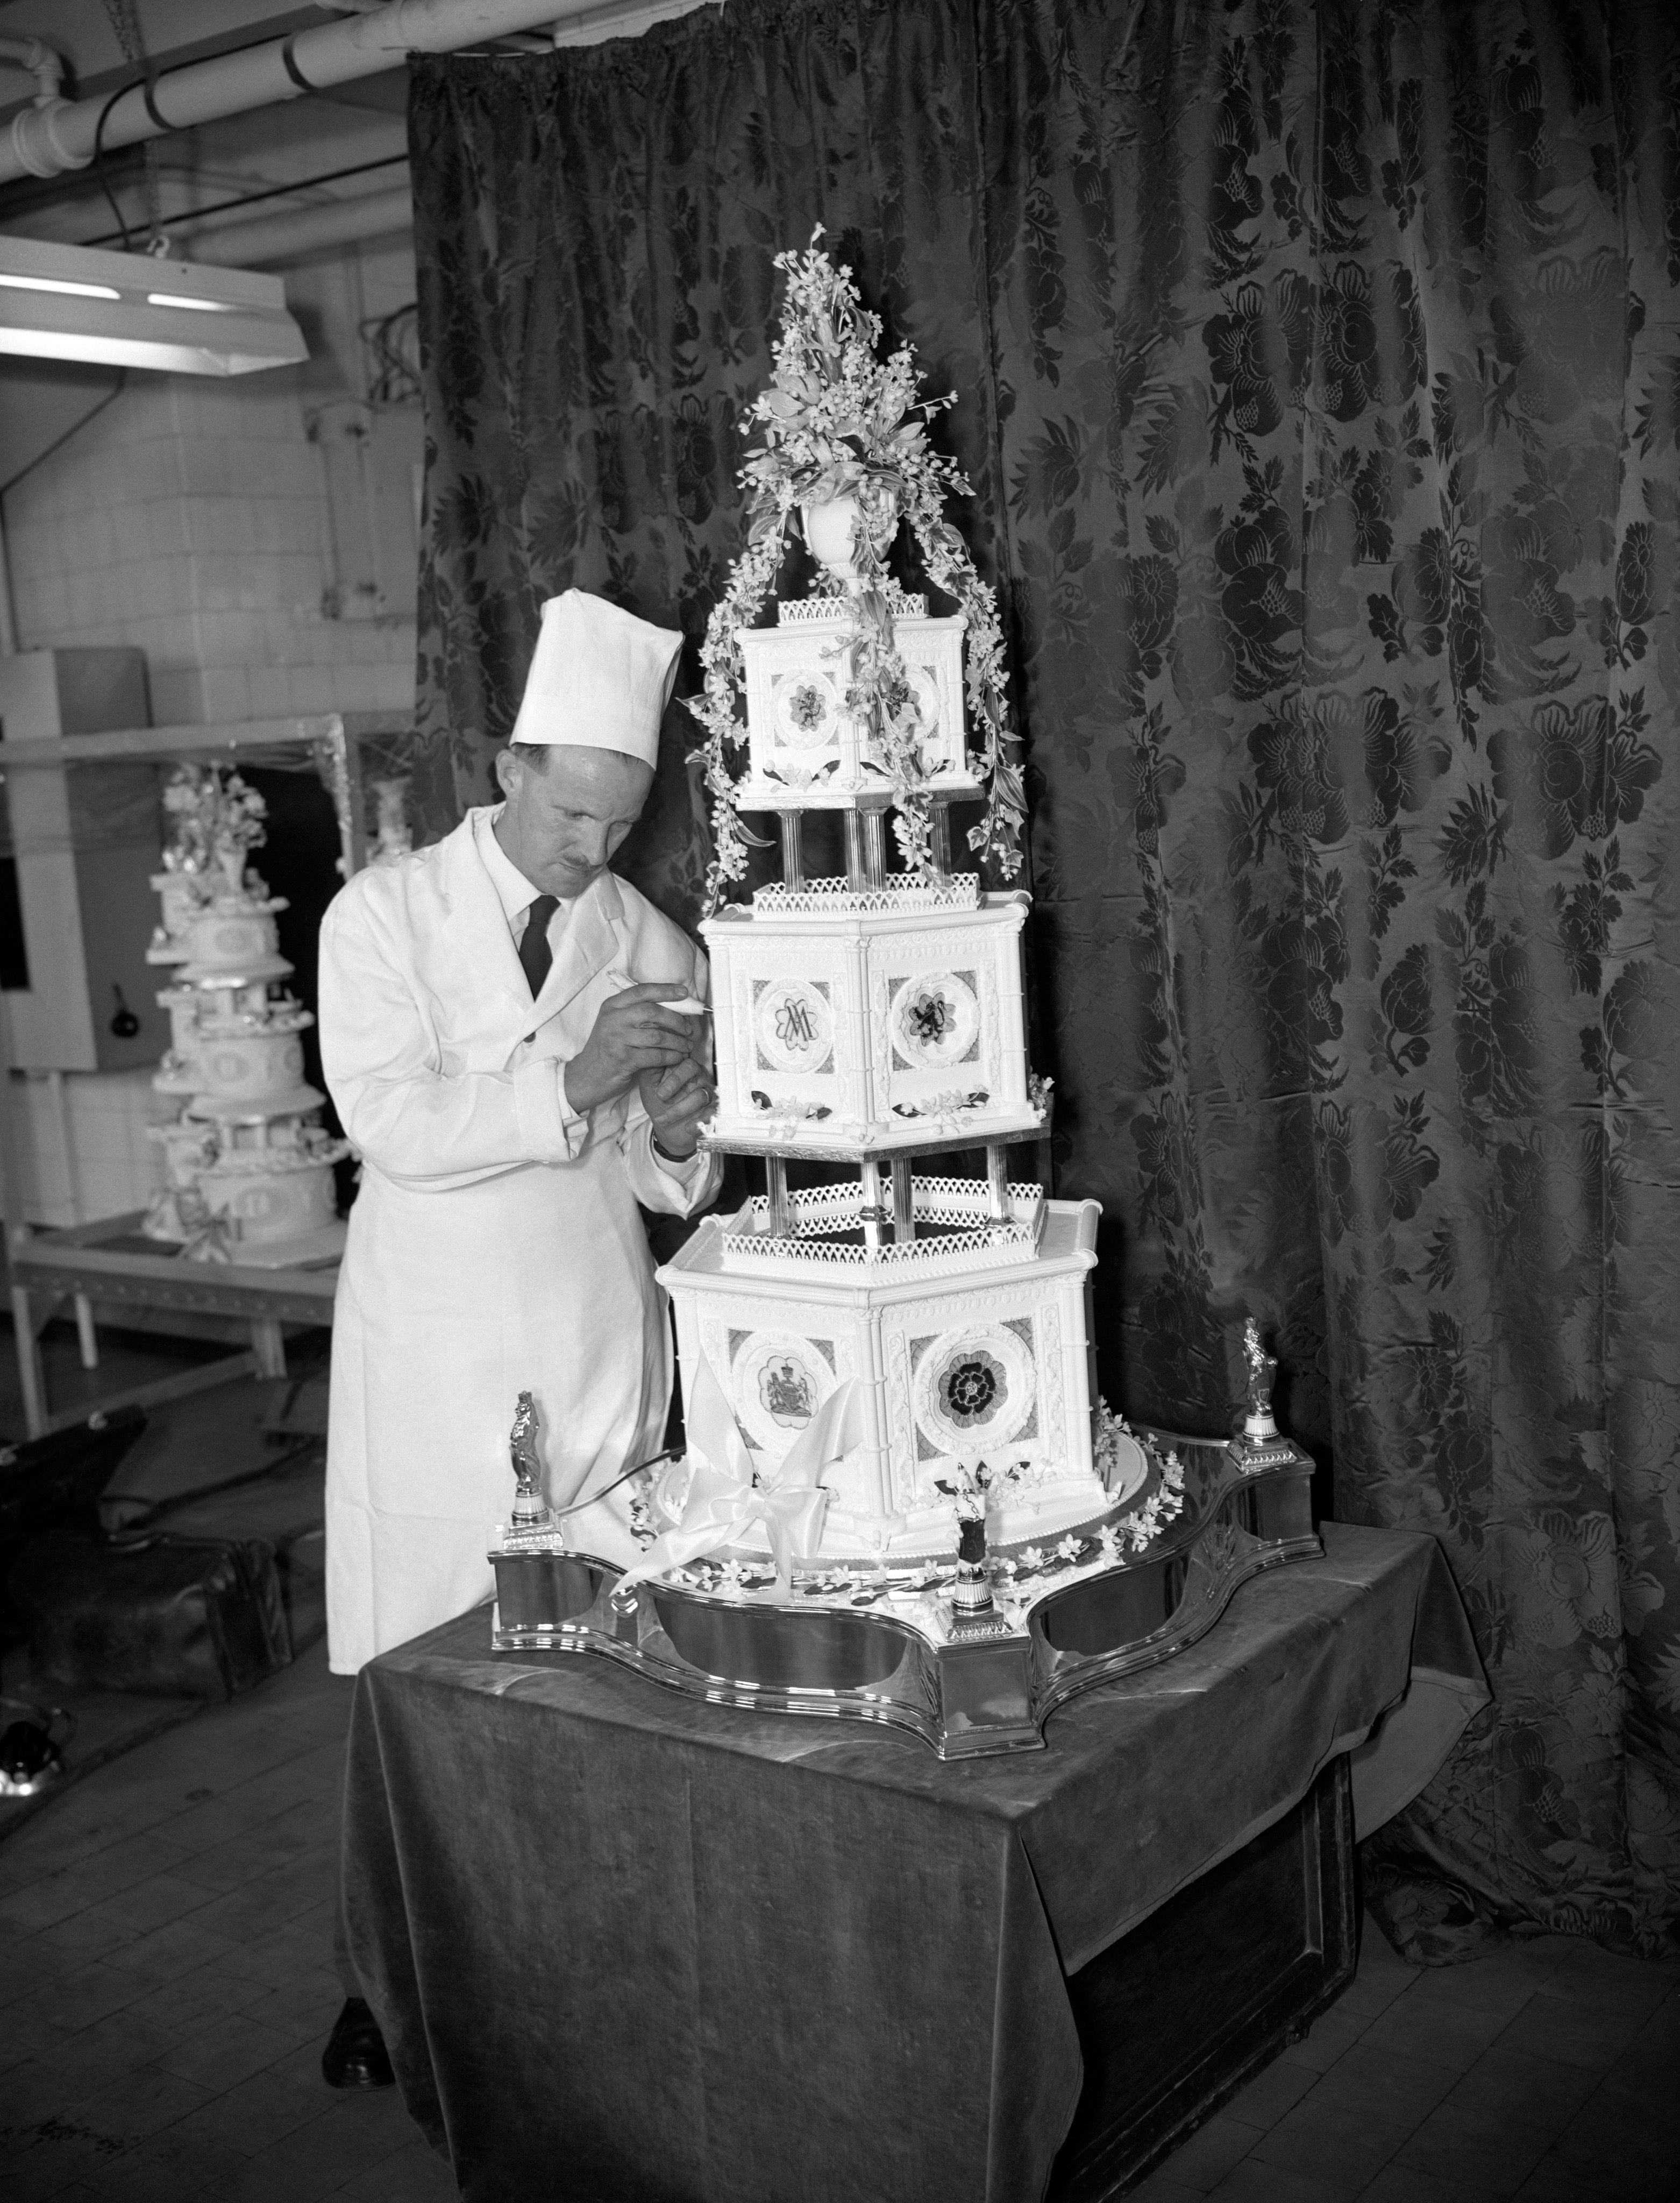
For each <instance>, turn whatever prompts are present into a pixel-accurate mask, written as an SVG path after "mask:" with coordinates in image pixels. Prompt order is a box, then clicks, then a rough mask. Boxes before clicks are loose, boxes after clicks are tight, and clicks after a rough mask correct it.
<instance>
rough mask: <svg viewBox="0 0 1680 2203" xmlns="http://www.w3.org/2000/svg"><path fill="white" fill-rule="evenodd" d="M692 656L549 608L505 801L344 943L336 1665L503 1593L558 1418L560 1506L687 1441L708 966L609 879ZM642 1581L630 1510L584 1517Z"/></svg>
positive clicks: (426, 861) (327, 925)
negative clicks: (679, 1331)
mask: <svg viewBox="0 0 1680 2203" xmlns="http://www.w3.org/2000/svg"><path fill="white" fill-rule="evenodd" d="M680 647H681V636H680V635H673V634H669V633H667V632H666V631H664V630H663V629H658V628H655V627H651V626H650V625H649V624H648V623H646V622H645V621H643V620H640V619H636V618H634V617H632V616H631V615H630V614H629V613H628V612H624V611H620V610H619V609H618V608H617V607H616V606H615V605H609V604H607V603H605V602H604V600H603V599H600V598H598V597H592V596H589V595H586V594H584V593H583V592H582V591H581V590H576V589H573V590H569V591H568V592H567V593H566V594H565V595H564V596H562V597H557V598H556V599H553V600H552V601H551V603H549V604H547V605H545V607H544V610H543V621H542V628H541V632H540V635H539V641H538V645H537V650H536V654H535V657H534V659H533V664H532V667H531V671H530V676H529V679H528V683H527V687H526V691H525V696H524V700H523V702H522V706H521V709H520V713H519V717H518V719H517V721H516V724H515V727H514V730H513V735H512V740H511V746H510V747H509V748H508V749H505V750H504V751H503V752H502V753H501V754H500V755H499V757H498V759H497V771H498V778H499V780H500V783H501V786H502V788H503V790H504V795H505V799H506V800H504V802H503V803H501V804H499V805H494V806H486V807H484V808H481V809H477V810H473V811H469V812H468V814H467V816H466V818H464V819H463V822H462V824H460V825H459V826H458V827H457V829H456V830H455V831H454V832H453V833H452V834H451V835H449V836H447V837H446V838H445V840H443V841H441V842H436V843H434V844H433V846H432V847H430V848H425V849H421V850H419V851H416V853H414V854H413V855H411V856H408V857H404V858H402V859H399V860H398V862H396V863H394V864H391V865H377V866H373V867H370V868H369V869H368V870H367V871H363V872H360V873H358V874H357V877H355V878H354V879H352V880H351V882H350V883H349V884H348V885H347V886H346V887H345V889H343V891H342V892H341V893H340V894H339V895H338V896H337V898H336V899H335V900H334V901H333V905H332V907H331V908H330V909H329V910H328V912H327V917H326V919H325V921H324V923H323V924H322V927H321V981H320V985H321V1059H322V1063H323V1066H324V1067H325V1071H326V1075H327V1084H328V1086H329V1087H330V1088H331V1090H332V1094H333V1101H334V1102H336V1104H337V1105H338V1110H339V1117H340V1119H342V1121H343V1124H344V1128H345V1133H346V1134H347V1135H348V1137H349V1138H350V1140H351V1143H352V1144H353V1145H354V1147H355V1149H356V1151H357V1155H359V1156H360V1158H361V1162H362V1182H361V1190H360V1191H359V1193H358V1195H357V1200H356V1203H355V1206H354V1208H352V1210H351V1219H350V1237H349V1244H348V1246H347V1248H346V1249H345V1260H344V1267H343V1269H342V1271H341V1273H340V1275H339V1290H338V1298H337V1301H336V1303H335V1306H334V1312H333V1374H332V1391H331V1403H332V1405H331V1417H330V1426H329V1432H328V1439H327V1631H328V1652H329V1657H330V1661H331V1664H332V1666H333V1669H334V1670H335V1671H336V1672H337V1673H339V1674H353V1673H355V1671H356V1670H357V1668H360V1667H361V1666H362V1665H363V1663H364V1662H365V1661H367V1660H368V1659H371V1658H372V1657H373V1656H374V1654H375V1653H377V1652H380V1651H385V1650H386V1648H387V1647H389V1646H391V1645H398V1644H401V1643H402V1642H404V1639H408V1638H410V1637H413V1636H415V1635H416V1634H417V1633H419V1632H421V1631H422V1630H425V1629H429V1628H431V1627H433V1626H435V1625H436V1624H437V1623H439V1622H440V1621H446V1620H448V1619H449V1618H450V1617H451V1615H456V1614H459V1613H461V1612H462V1611H463V1610H464V1609H467V1608H469V1607H470V1606H473V1605H475V1604H478V1603H480V1601H483V1600H486V1599H487V1598H489V1597H490V1596H491V1592H492V1575H491V1569H490V1566H489V1563H488V1562H487V1561H486V1557H485V1553H486V1533H487V1532H488V1530H489V1528H490V1526H491V1525H492V1522H494V1521H496V1520H497V1519H498V1517H499V1518H505V1516H506V1515H507V1512H508V1508H509V1505H510V1501H511V1498H512V1495H513V1481H512V1476H511V1473H510V1468H509V1460H508V1432H509V1427H510V1424H511V1422H512V1420H513V1416H514V1412H515V1409H516V1404H517V1401H518V1397H519V1394H520V1393H521V1392H522V1391H530V1392H531V1393H533V1395H534V1396H535V1399H536V1403H537V1407H538V1410H539V1415H540V1418H541V1439H540V1449H541V1451H542V1453H543V1456H544V1458H545V1469H546V1474H547V1479H548V1490H547V1497H548V1498H549V1500H550V1502H551V1503H552V1504H555V1505H557V1506H565V1505H568V1504H569V1503H573V1502H574V1501H576V1500H578V1499H587V1497H588V1495H589V1494H590V1493H591V1492H593V1491H600V1490H601V1489H602V1488H603V1487H604V1486H605V1485H609V1484H611V1483H612V1482H613V1480H614V1479H616V1478H617V1477H618V1475H619V1474H620V1473H621V1471H622V1470H623V1469H624V1468H628V1467H629V1466H630V1465H631V1464H633V1463H634V1462H637V1461H640V1460H642V1459H645V1458H646V1457H647V1456H650V1455H651V1454H654V1453H656V1452H657V1450H658V1449H659V1447H660V1445H661V1444H663V1432H664V1426H665V1416H666V1410H667V1408H668V1405H669V1397H670V1385H671V1367H670V1344H669V1328H668V1325H667V1321H666V1316H665V1310H664V1307H663V1296H662V1295H661V1293H660V1291H659V1290H658V1288H657V1285H655V1283H654V1280H653V1268H652V1263H651V1259H650V1256H649V1253H648V1247H647V1241H646V1237H645V1231H644V1229H643V1225H642V1220H641V1218H640V1214H639V1213H638V1208H637V1204H638V1202H640V1204H642V1206H643V1207H645V1208H650V1209H656V1210H663V1211H666V1212H669V1213H670V1214H675V1215H678V1216H686V1215H688V1214H691V1213H692V1212H693V1210H695V1209H696V1208H699V1206H701V1205H702V1204H703V1203H704V1202H706V1201H708V1200H710V1198H711V1196H712V1195H713V1193H714V1191H715V1190H716V1176H717V1166H716V1161H715V1160H714V1159H712V1158H710V1157H709V1156H707V1155H703V1154H701V1153H700V1152H699V1149H698V1145H697V1126H698V1125H699V1120H700V1119H701V1118H702V1117H704V1116H705V1115H706V1114H708V1113H709V1112H710V1107H711V1106H712V1100H713V1096H712V1090H711V1087H710V1083H709V1079H708V1076H707V1073H706V1071H705V1069H704V1041H703V1039H702V1037H701V1036H702V1035H703V1034H704V1018H702V1017H699V1016H695V1015H693V1014H684V1013H681V1012H678V1011H676V1010H673V1009H671V1008H669V1007H665V1005H667V1004H668V1003H669V1002H671V1001H679V1000H685V999H687V1000H688V1001H690V1002H691V1004H692V1003H693V1002H695V1001H704V1000H705V997H706V988H707V974H706V966H705V960H704V957H703V956H702V955H701V954H700V953H699V950H698V949H696V948H694V947H693V944H692V943H691V942H690V941H689V940H688V938H687V936H686V935H685V934H684V933H682V932H681V930H680V929H679V928H678V927H677V926H675V924H672V923H671V921H670V920H669V918H664V917H663V916H662V915H661V914H660V913H659V912H658V911H657V910H655V909H654V908H653V907H652V905H651V903H649V902H648V901H645V898H644V897H643V896H641V895H639V894H638V893H637V892H636V890H635V889H634V888H633V887H631V886H629V885H628V883H627V882H625V881H623V880H621V879H618V878H616V877H615V876H614V874H613V873H612V872H611V871H609V869H608V865H609V862H610V859H611V857H612V855H613V853H614V851H615V850H616V848H618V846H619V844H620V842H622V840H623V838H624V836H626V835H627V834H628V832H629V830H630V829H631V827H632V826H633V825H634V824H635V821H636V818H637V817H638V815H639V814H640V811H641V808H642V806H643V803H644V802H645V800H646V798H647V794H648V791H649V789H650V788H651V785H652V781H653V764H654V759H655V757H656V754H657V743H658V734H659V722H660V718H661V717H662V715H663V711H664V707H665V705H666V703H667V701H668V700H669V694H670V690H671V685H672V682H674V680H675V672H676V659H677V653H678V651H679V649H680ZM575 1526H576V1534H577V1542H578V1543H579V1544H580V1545H582V1546H584V1547H587V1548H590V1549H592V1550H598V1551H603V1552H604V1553H605V1555H606V1556H607V1557H610V1558H622V1560H623V1561H625V1562H627V1563H628V1561H629V1560H630V1559H631V1558H632V1557H633V1556H634V1550H635V1549H634V1546H633V1545H632V1544H630V1542H629V1540H628V1509H627V1495H626V1494H625V1492H624V1491H622V1489H621V1491H619V1492H618V1493H617V1494H616V1495H613V1496H612V1497H607V1498H604V1499H603V1500H602V1502H601V1503H600V1504H599V1506H598V1507H592V1508H590V1509H588V1510H587V1513H585V1514H584V1515H580V1516H577V1517H575Z"/></svg>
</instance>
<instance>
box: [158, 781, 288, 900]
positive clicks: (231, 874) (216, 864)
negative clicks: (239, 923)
mask: <svg viewBox="0 0 1680 2203" xmlns="http://www.w3.org/2000/svg"><path fill="white" fill-rule="evenodd" d="M163 808H164V811H165V812H166V813H167V814H168V820H169V841H168V847H167V848H165V850H164V852H163V867H164V870H165V871H171V872H198V873H203V872H209V871H213V870H216V869H220V870H221V872H222V873H223V874H224V875H225V877H227V881H228V883H229V884H230V885H231V886H233V887H234V888H236V889H237V888H238V887H239V886H240V885H241V884H242V883H243V879H244V875H245V859H246V857H247V856H248V855H249V854H250V853H251V850H253V849H260V848H262V844H263V842H266V841H267V840H268V827H267V825H266V824H265V823H264V822H265V820H266V819H267V818H268V806H267V805H266V804H265V803H264V802H263V800H262V797H261V796H260V795H259V794H257V792H256V789H255V788H251V787H250V786H248V785H247V784H246V783H245V781H244V780H242V779H241V778H240V777H239V774H238V773H237V772H236V771H233V768H232V767H224V766H221V765H177V767H176V768H175V771H174V774H173V775H172V776H171V778H170V780H169V783H168V787H167V788H165V789H164V791H163Z"/></svg>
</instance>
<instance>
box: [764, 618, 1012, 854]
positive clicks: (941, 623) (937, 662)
mask: <svg viewBox="0 0 1680 2203" xmlns="http://www.w3.org/2000/svg"><path fill="white" fill-rule="evenodd" d="M892 601H893V607H894V617H893V641H894V642H895V644H896V646H897V648H898V651H899V656H900V657H901V658H902V659H903V660H904V664H905V673H906V675H907V676H908V679H909V682H910V687H911V693H912V694H913V696H914V698H915V700H916V703H917V706H918V708H919V710H920V712H921V716H922V721H923V729H924V730H925V731H924V733H923V739H922V753H923V761H924V764H925V766H926V770H927V775H928V785H929V788H930V790H931V792H932V793H933V794H935V795H937V796H952V797H958V798H961V797H970V798H971V797H974V796H977V795H978V794H980V793H981V783H980V782H979V780H978V779H977V778H976V776H975V773H974V771H973V769H972V767H971V765H970V760H969V756H968V750H967V746H966V743H965V741H964V734H963V630H964V624H965V623H964V621H963V620H962V619H961V618H950V619H930V618H929V617H928V615H927V611H926V605H925V600H924V599H923V598H921V597H912V596H906V595H905V594H904V593H903V592H902V591H900V590H897V589H895V590H893V593H892ZM854 635H855V629H854V625H853V615H852V605H851V603H850V602H849V600H848V599H846V597H844V596H835V595H828V596H821V597H808V598H805V599H800V600H799V601H797V602H793V603H787V604H783V605H779V606H778V607H777V623H776V625H775V627H771V628H743V629H740V631H739V633H738V635H737V637H736V640H737V641H739V643H740V649H741V656H742V659H743V662H744V664H745V667H746V729H747V751H748V768H747V773H746V778H745V779H744V780H743V781H742V782H741V783H740V786H739V787H738V788H736V790H735V801H736V803H737V804H738V806H740V808H741V809H742V810H744V811H844V810H851V809H854V808H856V807H857V806H858V804H859V803H860V802H862V803H866V804H867V803H870V802H873V803H875V804H884V803H887V802H889V801H890V800H891V799H892V794H893V783H892V780H891V777H890V776H889V775H888V774H887V772H886V771H884V770H883V769H882V768H881V766H880V765H876V764H872V763H871V762H870V761H869V741H868V730H867V729H866V728H865V727H864V726H863V725H862V724H860V722H859V721H858V718H856V717H855V716H854V715H853V714H852V712H849V711H848V710H847V708H846V692H847V689H848V688H849V687H850V686H851V678H852V676H851V667H850V659H851V653H852V643H853V638H854Z"/></svg>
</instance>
